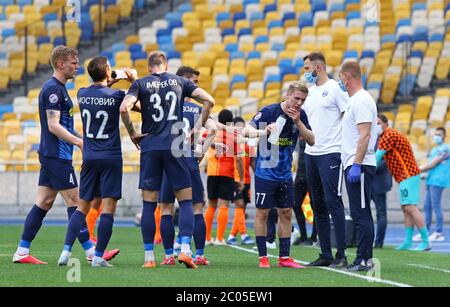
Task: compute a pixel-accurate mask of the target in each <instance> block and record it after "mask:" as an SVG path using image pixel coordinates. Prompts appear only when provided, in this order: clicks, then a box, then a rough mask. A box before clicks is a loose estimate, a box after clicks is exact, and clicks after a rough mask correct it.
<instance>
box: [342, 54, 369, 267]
mask: <svg viewBox="0 0 450 307" xmlns="http://www.w3.org/2000/svg"><path fill="white" fill-rule="evenodd" d="M339 85H340V86H341V88H342V90H344V91H348V94H349V96H350V100H349V104H348V108H347V110H346V112H345V114H344V119H343V121H342V163H343V165H344V170H345V181H346V186H347V194H348V198H349V204H350V214H351V216H352V219H353V222H354V225H355V229H356V237H357V246H358V249H357V251H356V258H355V260H354V261H353V263H352V264H350V265H349V266H348V267H347V270H348V271H367V270H370V269H371V267H372V266H371V265H372V264H371V263H370V262H371V261H369V260H370V259H372V252H373V241H374V226H373V219H372V212H371V211H370V197H371V192H372V191H371V189H372V181H373V177H374V175H375V171H376V165H377V161H376V157H375V151H374V148H375V143H376V141H377V130H376V129H377V106H376V104H375V101H374V100H373V98H372V96H371V95H370V94H369V93H368V92H367V91H365V90H364V89H363V87H362V81H361V68H360V67H359V64H358V63H357V62H346V63H344V64H343V65H342V68H341V71H340V73H339Z"/></svg>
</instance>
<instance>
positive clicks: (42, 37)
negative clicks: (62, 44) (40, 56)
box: [36, 36, 51, 46]
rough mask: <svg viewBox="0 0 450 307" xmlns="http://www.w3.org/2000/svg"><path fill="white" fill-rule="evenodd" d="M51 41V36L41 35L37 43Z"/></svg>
mask: <svg viewBox="0 0 450 307" xmlns="http://www.w3.org/2000/svg"><path fill="white" fill-rule="evenodd" d="M50 42H51V39H50V36H39V37H38V38H37V40H36V44H38V46H39V45H40V44H48V43H50Z"/></svg>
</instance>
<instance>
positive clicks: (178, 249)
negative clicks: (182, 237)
mask: <svg viewBox="0 0 450 307" xmlns="http://www.w3.org/2000/svg"><path fill="white" fill-rule="evenodd" d="M180 252H181V244H180V243H177V242H175V243H173V255H174V256H175V257H178V255H179V254H180Z"/></svg>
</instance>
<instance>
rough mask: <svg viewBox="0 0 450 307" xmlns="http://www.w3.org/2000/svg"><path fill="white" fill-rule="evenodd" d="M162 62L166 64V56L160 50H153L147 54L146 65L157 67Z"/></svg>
mask: <svg viewBox="0 0 450 307" xmlns="http://www.w3.org/2000/svg"><path fill="white" fill-rule="evenodd" d="M163 64H167V56H166V54H165V53H164V52H162V51H159V50H158V51H153V52H152V53H150V55H149V56H148V66H149V67H159V66H161V65H163Z"/></svg>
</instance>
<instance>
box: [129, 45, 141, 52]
mask: <svg viewBox="0 0 450 307" xmlns="http://www.w3.org/2000/svg"><path fill="white" fill-rule="evenodd" d="M128 51H130V52H140V51H142V45H141V44H132V45H130V46H128Z"/></svg>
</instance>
